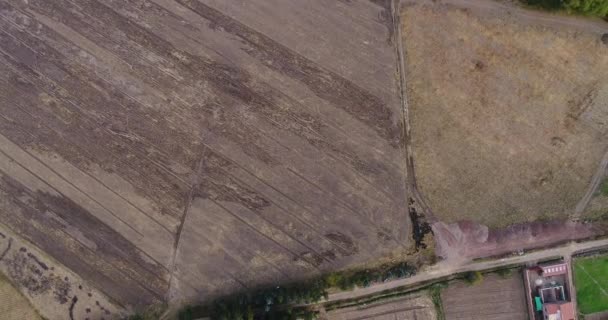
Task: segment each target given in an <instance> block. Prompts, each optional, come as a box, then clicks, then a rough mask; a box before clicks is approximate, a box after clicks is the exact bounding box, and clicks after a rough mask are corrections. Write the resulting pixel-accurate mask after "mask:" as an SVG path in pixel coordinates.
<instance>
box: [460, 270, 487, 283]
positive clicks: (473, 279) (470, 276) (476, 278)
mask: <svg viewBox="0 0 608 320" xmlns="http://www.w3.org/2000/svg"><path fill="white" fill-rule="evenodd" d="M463 279H464V281H465V282H466V283H468V284H470V285H472V286H473V285H476V284H479V283H481V282H482V281H483V274H481V272H480V271H469V272H467V273H465V274H464V278H463Z"/></svg>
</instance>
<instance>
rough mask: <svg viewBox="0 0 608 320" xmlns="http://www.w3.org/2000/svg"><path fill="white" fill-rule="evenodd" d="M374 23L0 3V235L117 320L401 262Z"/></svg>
mask: <svg viewBox="0 0 608 320" xmlns="http://www.w3.org/2000/svg"><path fill="white" fill-rule="evenodd" d="M390 17H391V15H390V8H389V1H367V0H361V1H322V0H313V1H281V0H255V1H230V2H227V1H220V0H176V1H172V0H134V1H98V0H83V1H72V0H53V1H44V0H28V1H7V0H0V225H3V226H4V227H6V228H7V229H8V230H11V231H12V232H14V233H15V234H19V235H20V237H22V238H23V239H24V240H27V241H28V242H30V243H32V244H34V245H35V246H37V247H38V248H40V249H41V250H42V251H44V252H45V253H46V255H48V257H49V258H52V259H53V260H54V261H57V262H58V263H60V264H63V265H64V266H65V267H66V268H67V269H69V270H71V271H73V272H75V273H76V274H78V275H79V276H80V277H82V279H83V281H85V282H87V283H89V284H91V285H93V286H94V287H96V288H98V289H99V290H100V291H101V292H103V294H105V295H107V296H108V297H109V299H110V300H111V301H115V302H117V303H118V304H119V306H120V307H129V306H143V305H148V304H154V303H162V302H164V301H167V300H173V299H193V300H206V299H210V298H211V297H214V296H217V295H219V294H225V293H228V292H233V291H235V290H242V289H247V288H251V287H254V286H257V285H263V284H268V283H275V282H282V281H292V280H297V279H301V278H304V277H308V276H312V275H315V274H319V273H320V272H324V271H329V270H335V269H338V268H342V267H344V266H347V265H352V264H364V263H368V262H370V261H378V260H379V259H380V260H381V259H382V258H384V257H388V256H391V255H401V254H404V253H406V252H408V251H409V250H410V249H411V246H412V243H411V241H410V238H411V226H410V221H409V218H408V213H407V195H406V190H405V174H406V172H405V164H404V161H403V159H404V158H403V148H402V146H403V138H402V128H403V124H402V113H401V109H400V104H399V96H398V93H397V92H398V86H397V81H396V79H397V77H396V75H395V73H396V69H395V68H396V62H395V52H394V47H393V42H392V38H391V37H392V31H393V29H392V25H391V19H390ZM72 289H73V288H72Z"/></svg>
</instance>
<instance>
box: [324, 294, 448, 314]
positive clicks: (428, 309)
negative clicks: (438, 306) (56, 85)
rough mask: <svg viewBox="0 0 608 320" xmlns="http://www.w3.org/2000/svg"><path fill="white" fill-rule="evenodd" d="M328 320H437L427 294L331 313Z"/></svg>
mask: <svg viewBox="0 0 608 320" xmlns="http://www.w3.org/2000/svg"><path fill="white" fill-rule="evenodd" d="M327 319H328V320H361V319H377V320H392V319H417V320H434V319H437V316H436V312H435V307H434V305H433V301H431V298H430V297H428V296H427V295H426V294H412V295H408V296H404V297H399V298H393V299H388V300H383V301H379V302H375V303H371V304H365V305H358V306H355V307H348V308H344V309H337V310H334V311H330V312H328V314H327Z"/></svg>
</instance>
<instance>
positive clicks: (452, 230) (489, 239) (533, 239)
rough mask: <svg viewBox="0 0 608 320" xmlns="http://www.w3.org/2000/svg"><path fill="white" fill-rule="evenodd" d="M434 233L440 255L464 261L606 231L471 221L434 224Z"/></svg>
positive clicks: (559, 223)
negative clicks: (500, 226)
mask: <svg viewBox="0 0 608 320" xmlns="http://www.w3.org/2000/svg"><path fill="white" fill-rule="evenodd" d="M433 232H434V234H435V244H436V247H435V253H436V254H437V255H438V256H440V257H442V258H445V259H450V260H453V261H465V260H469V259H474V258H482V257H491V256H501V255H504V254H510V253H514V252H516V251H518V250H525V249H532V248H542V247H546V246H550V245H554V244H558V243H563V242H567V241H570V240H578V239H586V238H591V237H594V236H597V235H600V234H603V233H605V232H606V231H605V229H602V227H599V226H593V225H592V224H586V223H579V222H571V221H565V220H554V221H536V222H530V223H518V224H513V225H510V226H508V227H505V228H488V227H487V226H484V225H481V224H479V223H475V222H472V221H461V222H457V223H451V224H446V223H443V222H438V223H435V224H433Z"/></svg>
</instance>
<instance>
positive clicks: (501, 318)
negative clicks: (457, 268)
mask: <svg viewBox="0 0 608 320" xmlns="http://www.w3.org/2000/svg"><path fill="white" fill-rule="evenodd" d="M441 300H442V303H443V309H444V312H445V319H446V320H526V319H528V311H527V308H526V300H525V293H524V282H523V278H522V276H521V274H520V273H519V272H513V274H512V275H510V276H509V277H507V278H502V277H500V276H498V275H496V274H486V275H484V280H483V282H481V283H479V284H476V285H469V284H467V283H465V282H461V281H459V282H452V283H450V285H449V287H448V288H446V289H444V290H443V291H442V292H441Z"/></svg>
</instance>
